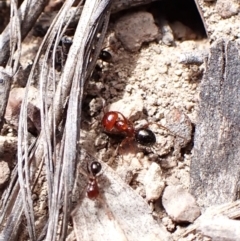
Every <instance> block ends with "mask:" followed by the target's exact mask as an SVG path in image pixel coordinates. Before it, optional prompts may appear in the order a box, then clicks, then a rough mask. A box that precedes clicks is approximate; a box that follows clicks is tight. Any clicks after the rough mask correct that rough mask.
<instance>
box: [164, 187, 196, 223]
mask: <svg viewBox="0 0 240 241" xmlns="http://www.w3.org/2000/svg"><path fill="white" fill-rule="evenodd" d="M162 204H163V207H164V208H165V210H166V212H167V214H168V215H169V216H170V217H171V218H172V219H173V220H174V221H176V222H179V223H181V222H189V223H192V222H193V221H194V220H195V219H196V218H197V217H199V216H200V214H201V210H200V208H199V207H198V205H197V203H196V200H195V198H194V197H193V196H192V195H191V194H190V193H188V192H187V191H186V190H184V189H183V188H182V187H181V186H180V185H178V186H168V187H166V188H165V190H164V193H163V197H162Z"/></svg>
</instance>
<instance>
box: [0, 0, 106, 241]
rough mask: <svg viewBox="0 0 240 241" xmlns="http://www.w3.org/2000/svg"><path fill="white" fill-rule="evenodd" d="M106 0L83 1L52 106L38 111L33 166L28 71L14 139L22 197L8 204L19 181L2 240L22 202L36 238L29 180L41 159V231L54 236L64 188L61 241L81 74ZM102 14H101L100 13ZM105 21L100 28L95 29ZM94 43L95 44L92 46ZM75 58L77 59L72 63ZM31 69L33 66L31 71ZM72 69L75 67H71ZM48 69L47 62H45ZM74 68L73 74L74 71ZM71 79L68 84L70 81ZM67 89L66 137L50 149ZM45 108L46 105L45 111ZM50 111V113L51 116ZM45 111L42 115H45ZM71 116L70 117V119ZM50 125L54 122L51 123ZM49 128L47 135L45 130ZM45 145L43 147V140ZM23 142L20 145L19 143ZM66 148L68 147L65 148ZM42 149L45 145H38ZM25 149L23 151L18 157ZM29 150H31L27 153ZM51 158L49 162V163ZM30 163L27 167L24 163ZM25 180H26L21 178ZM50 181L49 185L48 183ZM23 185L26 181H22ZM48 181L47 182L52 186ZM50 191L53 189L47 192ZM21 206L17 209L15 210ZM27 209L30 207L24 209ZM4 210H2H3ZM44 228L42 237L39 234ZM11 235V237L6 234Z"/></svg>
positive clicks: (71, 173)
mask: <svg viewBox="0 0 240 241" xmlns="http://www.w3.org/2000/svg"><path fill="white" fill-rule="evenodd" d="M71 4H72V1H70V0H68V1H66V2H65V5H64V6H63V8H62V10H61V11H60V13H59V15H58V16H57V18H56V21H55V22H54V24H53V27H51V28H50V29H49V34H48V35H47V36H46V38H45V40H44V42H43V44H42V46H41V48H40V50H39V52H38V54H37V56H36V58H35V63H34V67H35V65H36V63H37V62H38V61H39V58H40V55H41V53H42V52H44V51H46V49H47V51H46V56H47V55H48V50H49V48H50V45H51V44H52V40H53V38H54V36H55V35H56V32H57V29H58V28H59V27H60V26H61V23H62V19H63V18H64V17H65V16H66V15H67V14H66V11H68V10H69V9H70V7H71ZM109 4H110V1H97V0H96V1H94V2H93V1H91V0H88V1H86V3H85V7H84V9H85V10H83V12H84V14H83V17H82V18H81V21H80V24H79V27H78V29H77V31H76V35H75V38H74V42H73V45H72V47H71V49H70V52H69V55H68V59H67V62H66V65H65V68H64V71H63V73H62V76H61V80H60V82H59V85H58V88H57V91H56V94H55V97H54V104H53V106H52V107H51V108H50V109H49V111H48V113H46V108H45V104H44V103H43V105H42V110H41V113H42V115H43V117H42V122H43V123H42V124H43V125H44V126H46V127H47V128H48V129H44V128H43V130H42V132H41V134H40V137H39V140H38V141H37V148H38V149H37V152H36V155H35V163H34V165H30V161H31V160H30V158H29V150H28V149H29V148H28V145H27V121H26V120H27V112H26V106H27V103H26V99H27V93H28V88H29V85H30V82H31V80H32V76H33V72H31V74H30V76H29V79H28V84H27V88H26V89H27V90H26V97H25V99H24V101H23V104H22V109H21V114H20V122H19V133H18V134H19V136H18V138H19V142H18V165H19V175H20V176H21V177H20V179H19V181H20V186H21V190H22V195H23V199H19V198H18V204H19V205H18V206H16V205H14V206H12V204H13V203H12V202H13V197H16V196H18V197H19V193H18V189H19V188H18V184H16V185H15V186H13V189H14V190H15V192H14V193H12V195H11V200H9V202H8V204H6V206H5V207H4V208H5V209H8V210H11V209H12V219H13V220H18V222H14V223H12V224H11V223H8V224H9V226H8V227H7V228H5V229H4V231H3V239H5V240H6V239H7V240H10V239H14V238H15V233H14V232H13V229H15V230H17V229H18V226H19V220H21V214H22V204H24V208H25V215H26V217H27V220H28V225H30V226H31V227H29V235H30V238H31V240H35V239H36V234H35V233H36V232H35V223H34V218H33V215H32V213H33V205H32V201H31V200H30V199H31V189H32V185H33V180H34V172H35V170H36V167H38V166H39V164H40V162H41V160H42V158H43V160H44V161H45V163H46V172H47V177H48V183H49V185H48V187H49V197H51V200H49V214H50V216H49V222H48V227H45V228H44V230H45V231H47V238H46V240H55V239H56V237H57V236H56V233H57V227H58V223H59V212H60V211H59V208H60V207H61V200H62V195H63V190H64V194H65V198H64V209H63V210H64V213H63V223H62V225H63V226H62V233H61V239H62V240H64V238H65V236H66V228H67V222H68V217H69V212H70V207H71V205H69V204H71V200H70V199H69V198H71V187H72V186H73V182H74V173H75V155H76V154H75V153H76V144H77V139H78V134H79V133H78V130H79V127H80V126H79V123H80V119H81V110H80V109H81V103H82V102H81V101H82V93H83V86H84V83H85V80H86V73H87V72H88V73H90V72H91V69H89V66H90V67H93V66H94V65H93V62H92V63H91V65H88V62H89V61H90V58H91V59H92V61H93V60H95V59H96V58H97V56H98V54H99V52H100V49H101V45H102V41H103V37H104V35H105V31H106V26H107V23H108V18H109V12H106V8H107V7H108V6H109ZM104 14H105V15H104ZM102 23H104V27H103V28H102V29H100V26H102ZM100 30H101V38H99V40H98V41H99V42H98V43H95V40H96V34H97V33H98V32H99V31H100ZM93 45H95V51H94V53H93V54H92V53H91V52H92V46H93ZM96 46H97V47H96ZM77 60H78V61H77ZM34 67H33V69H34ZM75 67H76V68H75ZM46 68H48V66H46ZM75 69H76V72H75ZM45 73H48V70H47V69H46V70H45V69H44V68H43V70H42V73H41V74H40V76H42V77H41V78H40V81H41V86H42V88H41V91H42V92H41V93H42V100H44V98H45V96H46V93H45V92H46V90H45V87H44V86H46V81H47V80H46V79H45V77H46V74H45ZM72 80H73V82H72ZM71 88H72V91H71V94H70V101H69V108H68V113H67V122H66V130H67V131H66V132H65V133H66V138H65V135H63V137H62V142H61V147H60V149H59V148H58V147H56V146H53V147H51V146H50V145H51V143H50V141H49V140H52V138H53V135H54V133H55V132H54V130H53V129H54V128H56V126H58V124H59V122H60V121H61V120H62V113H63V110H64V108H65V105H66V101H67V99H68V96H69V93H70V89H71ZM44 108H45V109H44ZM53 113H54V115H53ZM46 114H47V116H46ZM72 118H74V121H73V119H72ZM52 123H56V124H55V125H52ZM48 130H50V133H47V132H48ZM44 142H45V143H46V145H44V146H43V143H44ZM22 143H24V145H22ZM69 147H71V148H69ZM43 148H44V149H43ZM52 151H53V152H54V153H55V155H56V159H57V160H56V162H55V163H56V166H55V167H54V169H53V170H50V169H51V165H49V164H52V163H53V160H49V159H51V158H52V155H50V154H52V153H50V152H52ZM23 153H24V155H23ZM30 154H31V153H30ZM51 162H52V163H51ZM29 165H30V167H29ZM50 172H51V173H53V174H54V179H53V178H52V176H50ZM26 178H27V180H26ZM52 180H54V182H53V183H51V181H52ZM24 184H25V185H24ZM51 185H52V186H51ZM52 190H53V191H52ZM52 192H53V193H52ZM19 207H21V208H19ZM27 209H29V210H27ZM5 213H7V212H5ZM44 230H43V236H44ZM11 233H12V234H13V235H11Z"/></svg>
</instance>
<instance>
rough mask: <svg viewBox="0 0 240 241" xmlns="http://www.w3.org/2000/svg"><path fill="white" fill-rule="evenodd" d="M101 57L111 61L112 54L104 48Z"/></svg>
mask: <svg viewBox="0 0 240 241" xmlns="http://www.w3.org/2000/svg"><path fill="white" fill-rule="evenodd" d="M99 59H101V60H102V61H105V62H111V60H112V55H111V54H110V53H109V52H108V51H107V50H104V49H102V50H101V52H100V54H99Z"/></svg>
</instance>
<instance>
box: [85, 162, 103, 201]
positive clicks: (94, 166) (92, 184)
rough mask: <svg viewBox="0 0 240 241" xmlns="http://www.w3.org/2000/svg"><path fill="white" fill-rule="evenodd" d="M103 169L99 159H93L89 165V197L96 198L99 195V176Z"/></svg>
mask: <svg viewBox="0 0 240 241" xmlns="http://www.w3.org/2000/svg"><path fill="white" fill-rule="evenodd" d="M101 170H102V165H101V163H100V162H98V161H92V162H90V163H89V164H88V165H87V171H88V174H89V179H88V186H87V190H86V194H87V197H88V198H89V199H92V200H94V199H96V198H97V197H98V196H99V193H100V192H99V187H98V181H97V177H98V175H99V173H100V172H101Z"/></svg>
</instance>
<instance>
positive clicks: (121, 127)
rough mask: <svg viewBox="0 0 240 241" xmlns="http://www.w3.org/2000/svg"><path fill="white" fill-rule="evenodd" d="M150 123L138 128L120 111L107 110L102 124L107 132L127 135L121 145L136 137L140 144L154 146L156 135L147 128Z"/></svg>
mask: <svg viewBox="0 0 240 241" xmlns="http://www.w3.org/2000/svg"><path fill="white" fill-rule="evenodd" d="M150 124H151V123H148V124H147V125H145V126H143V127H141V128H139V129H136V128H135V127H134V125H133V123H132V122H131V121H130V120H129V119H127V118H126V117H125V116H124V115H123V114H122V113H121V112H119V111H109V112H106V113H105V114H104V116H103V118H102V126H103V128H104V131H105V132H107V133H110V134H120V135H124V136H126V138H125V139H124V140H123V142H122V144H121V146H122V145H123V143H124V142H126V141H128V140H130V139H135V140H136V141H137V142H138V143H139V144H141V145H144V146H152V145H153V144H155V143H156V136H155V134H154V133H153V132H152V131H151V130H150V129H148V128H147V127H148V126H149V125H150ZM156 124H157V123H156ZM157 125H158V126H159V127H160V128H163V129H165V130H167V131H169V130H168V129H167V128H166V127H164V126H162V125H160V124H157ZM172 134H173V133H172ZM173 135H174V134H173Z"/></svg>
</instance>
